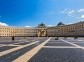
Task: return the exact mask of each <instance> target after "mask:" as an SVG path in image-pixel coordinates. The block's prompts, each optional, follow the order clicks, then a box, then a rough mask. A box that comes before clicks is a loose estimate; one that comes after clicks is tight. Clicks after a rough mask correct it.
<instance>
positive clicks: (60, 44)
mask: <svg viewBox="0 0 84 62" xmlns="http://www.w3.org/2000/svg"><path fill="white" fill-rule="evenodd" d="M45 46H73V45H71V44H68V43H47V44H46V45H45Z"/></svg>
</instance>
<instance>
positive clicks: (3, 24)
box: [0, 22, 8, 26]
mask: <svg viewBox="0 0 84 62" xmlns="http://www.w3.org/2000/svg"><path fill="white" fill-rule="evenodd" d="M0 25H2V26H8V24H6V23H3V22H0Z"/></svg>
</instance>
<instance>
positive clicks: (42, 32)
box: [37, 29, 47, 37]
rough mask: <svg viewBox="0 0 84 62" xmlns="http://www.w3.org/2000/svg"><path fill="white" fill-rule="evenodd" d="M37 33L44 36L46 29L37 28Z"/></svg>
mask: <svg viewBox="0 0 84 62" xmlns="http://www.w3.org/2000/svg"><path fill="white" fill-rule="evenodd" d="M37 35H38V37H46V35H47V30H46V29H38V32H37Z"/></svg>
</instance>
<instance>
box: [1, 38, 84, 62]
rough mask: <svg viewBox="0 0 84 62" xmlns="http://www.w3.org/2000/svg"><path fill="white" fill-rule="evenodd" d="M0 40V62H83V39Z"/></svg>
mask: <svg viewBox="0 0 84 62" xmlns="http://www.w3.org/2000/svg"><path fill="white" fill-rule="evenodd" d="M55 38H56V37H27V38H22V39H20V38H17V39H15V41H11V39H9V40H8V38H7V40H1V39H0V62H84V38H78V39H74V38H66V39H65V38H63V37H61V38H59V39H58V40H56V39H55Z"/></svg>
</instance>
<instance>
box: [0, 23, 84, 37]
mask: <svg viewBox="0 0 84 62" xmlns="http://www.w3.org/2000/svg"><path fill="white" fill-rule="evenodd" d="M11 36H16V37H32V36H35V37H36V36H38V37H50V36H84V22H78V23H74V24H69V25H64V24H62V23H60V24H59V26H54V27H47V26H46V25H45V24H43V23H41V24H39V25H38V26H37V27H31V28H28V27H12V26H1V25H0V37H11Z"/></svg>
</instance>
